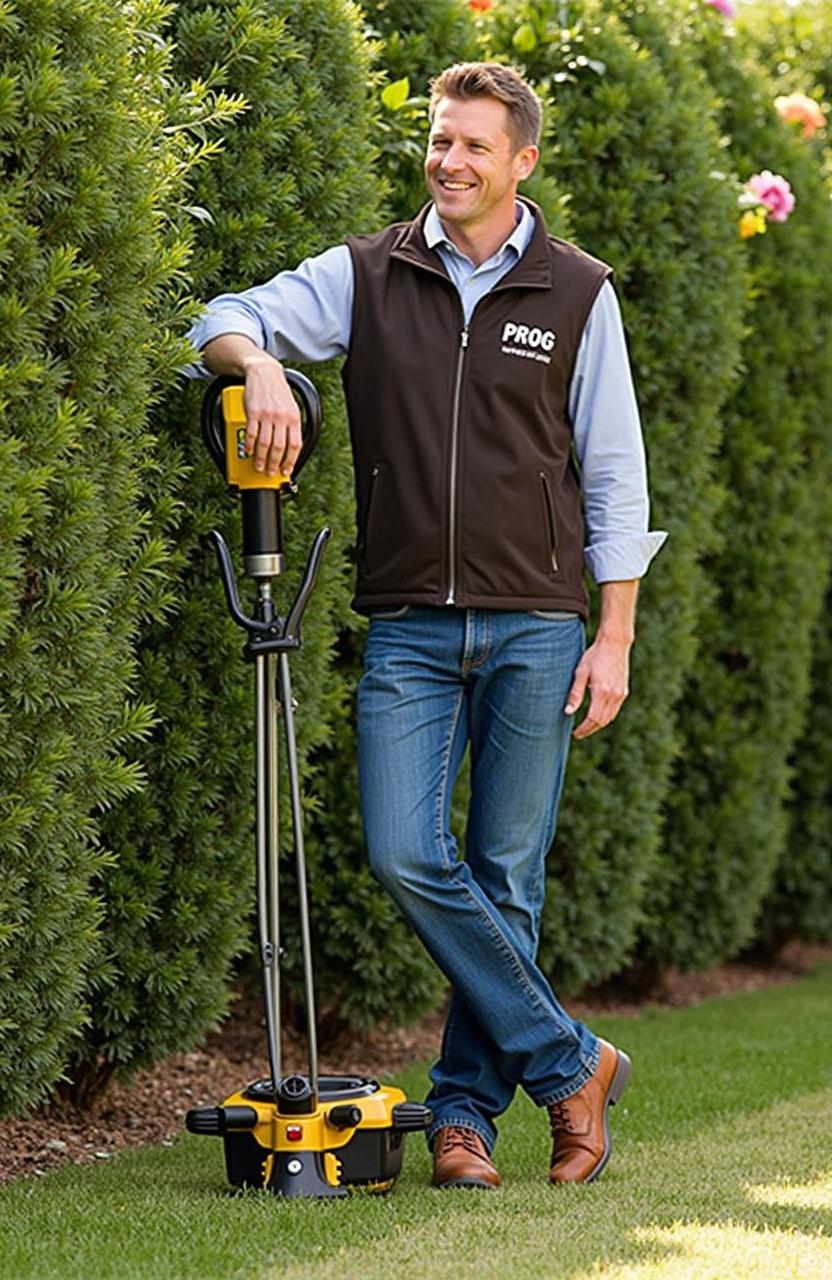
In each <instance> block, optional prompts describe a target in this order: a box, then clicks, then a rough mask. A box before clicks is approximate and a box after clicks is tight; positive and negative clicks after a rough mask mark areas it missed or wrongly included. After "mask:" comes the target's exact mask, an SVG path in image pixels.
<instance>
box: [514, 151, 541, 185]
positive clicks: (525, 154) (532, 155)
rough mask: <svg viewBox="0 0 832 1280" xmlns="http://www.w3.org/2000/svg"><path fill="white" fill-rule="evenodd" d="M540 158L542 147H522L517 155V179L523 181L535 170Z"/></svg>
mask: <svg viewBox="0 0 832 1280" xmlns="http://www.w3.org/2000/svg"><path fill="white" fill-rule="evenodd" d="M539 158H540V148H539V147H535V146H528V147H521V148H520V150H519V151H518V152H517V155H516V157H515V161H516V166H517V181H518V182H523V180H524V179H525V178H528V176H529V174H530V173H531V172H532V171H533V169H534V167H535V165H536V164H537V162H538V160H539Z"/></svg>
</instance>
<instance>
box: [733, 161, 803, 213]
mask: <svg viewBox="0 0 832 1280" xmlns="http://www.w3.org/2000/svg"><path fill="white" fill-rule="evenodd" d="M745 185H746V186H747V187H748V190H749V191H752V192H753V193H754V195H755V196H756V197H757V199H758V200H759V201H760V203H761V204H764V205H765V207H766V208H767V209H768V216H769V218H770V219H771V221H772V222H785V221H786V219H787V218H788V216H789V214H790V213H791V211H792V209H793V208H794V206H795V198H794V196H793V194H792V189H791V187H790V186H789V184H788V182H787V181H786V179H785V178H781V176H780V174H779V173H772V172H771V170H770V169H763V172H762V173H755V174H753V175H752V177H750V178H749V179H748V182H747V183H746V184H745Z"/></svg>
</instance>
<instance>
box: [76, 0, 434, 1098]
mask: <svg viewBox="0 0 832 1280" xmlns="http://www.w3.org/2000/svg"><path fill="white" fill-rule="evenodd" d="M175 38H176V42H177V47H178V60H177V71H178V73H179V74H180V75H181V76H185V77H187V76H192V75H197V74H203V75H207V74H208V71H209V69H211V68H213V71H211V78H212V83H215V84H218V85H222V86H224V87H227V88H228V89H230V90H234V91H235V92H236V91H240V92H242V93H244V94H245V96H246V98H247V100H248V101H249V102H250V104H251V109H250V111H249V112H248V113H247V115H246V116H245V118H244V120H243V122H242V124H241V125H240V127H239V128H237V129H236V130H235V131H234V132H233V134H232V135H230V136H229V138H228V139H227V143H226V148H225V151H224V153H223V155H222V156H221V157H220V158H219V159H218V160H217V161H216V162H215V163H214V164H213V165H212V166H211V168H210V170H208V171H206V173H205V174H204V175H203V177H202V178H201V180H200V183H199V185H198V187H197V188H196V190H195V193H194V195H193V199H194V201H195V202H196V203H197V204H198V206H200V207H202V208H204V209H206V210H207V211H208V213H209V214H210V217H211V219H212V221H211V222H210V223H208V224H206V225H203V226H202V227H201V228H200V235H199V242H198V247H197V252H196V255H195V258H194V263H193V278H194V288H195V291H196V292H197V293H198V294H199V295H200V296H201V297H203V298H205V299H207V298H209V297H211V296H212V295H214V294H216V293H219V292H223V291H227V290H234V289H242V288H245V287H248V286H249V285H251V284H253V283H255V282H257V281H260V280H263V279H266V278H268V277H269V276H270V275H271V274H273V273H274V272H275V271H277V270H279V269H281V268H283V267H289V266H293V265H295V264H296V263H297V262H298V261H299V260H300V259H301V258H302V257H304V256H306V255H309V254H313V253H316V252H319V251H321V250H323V249H324V248H326V247H328V246H329V245H330V244H333V243H337V242H338V241H339V240H341V239H343V237H344V236H345V235H346V234H347V233H349V232H351V231H356V230H365V229H368V228H371V227H372V225H373V224H374V223H376V222H377V212H376V207H377V202H378V194H379V184H378V183H377V181H376V180H375V178H374V176H373V172H372V168H371V166H372V161H373V150H372V143H371V136H370V135H371V132H372V130H373V127H374V111H373V107H372V100H371V99H370V98H369V97H368V91H367V86H368V83H369V84H370V86H371V88H372V84H373V81H372V76H371V73H370V67H369V59H368V51H367V48H366V46H365V44H364V43H363V40H362V34H361V28H360V26H359V19H358V15H357V11H356V10H355V9H354V8H353V6H352V5H351V4H350V3H349V2H348V0H326V2H325V3H321V2H320V0H270V3H268V4H261V3H253V2H252V0H224V2H221V3H214V4H207V3H203V0H183V2H182V3H181V4H180V5H179V9H178V15H177V23H176V28H175ZM309 372H311V373H312V376H313V378H314V380H315V382H316V383H317V385H318V387H319V389H320V390H321V392H322V394H323V397H324V402H325V415H326V416H325V430H324V433H323V436H322V440H321V444H320V446H319V448H318V451H317V453H316V456H315V457H314V458H313V459H312V461H311V462H310V464H309V466H308V468H307V470H306V471H305V472H304V474H303V476H302V478H301V497H300V499H299V500H298V502H297V503H296V504H293V505H291V506H290V507H289V508H288V509H287V510H286V526H287V528H286V533H287V560H288V565H289V571H288V572H287V575H286V579H287V580H286V582H285V583H284V582H280V583H278V584H277V587H278V592H279V600H280V603H281V604H282V605H286V604H288V602H289V601H290V599H291V598H292V596H293V593H294V590H295V588H296V587H297V584H298V581H299V577H300V571H301V569H302V567H303V565H304V564H305V561H306V555H307V551H308V547H309V545H310V543H311V540H312V537H313V535H314V533H315V532H316V531H317V529H318V528H319V527H320V526H321V525H322V524H323V523H325V522H327V523H331V525H332V528H333V531H334V535H333V538H332V540H331V542H330V544H329V547H328V549H327V553H326V557H325V562H324V568H323V570H322V574H321V577H320V579H319V582H318V585H317V587H316V592H315V595H314V597H313V600H312V603H311V605H310V608H309V611H308V614H307V621H306V623H305V626H304V644H303V648H302V650H301V652H300V655H299V657H298V658H297V659H296V660H295V662H294V665H293V671H294V677H295V686H296V688H295V692H296V694H297V697H298V700H299V703H300V709H299V713H298V729H299V733H300V750H301V756H302V761H303V768H304V774H305V778H306V781H307V783H308V781H309V774H310V769H309V767H308V764H307V760H308V756H309V753H310V752H311V751H312V750H313V749H320V748H321V746H322V744H324V743H326V741H327V740H328V739H330V738H331V736H332V733H333V728H332V724H333V717H334V716H335V715H336V712H337V709H338V707H339V704H340V701H341V700H342V698H343V697H344V696H345V689H344V686H343V682H342V681H341V680H340V679H339V677H338V676H337V675H336V674H335V673H333V672H331V671H330V663H331V657H332V649H333V643H334V636H335V627H336V624H337V623H338V622H340V621H341V620H342V619H343V618H344V617H345V616H346V615H347V613H348V600H349V594H350V590H351V569H350V566H349V564H348V562H347V559H346V556H345V550H346V548H347V547H348V545H349V543H350V541H351V538H352V525H353V516H352V493H351V491H352V479H351V467H350V461H349V452H348V444H347V434H346V430H345V427H344V417H343V409H342V402H341V394H340V390H339V388H338V386H337V383H336V371H335V369H333V368H322V367H318V368H316V369H314V370H310V371H309ZM201 393H202V388H201V387H198V388H193V387H192V388H190V389H189V390H188V391H179V392H178V393H177V394H176V395H174V396H171V397H170V398H169V399H168V401H167V402H166V404H165V407H164V412H162V413H160V414H159V418H158V422H157V429H158V432H159V437H160V441H161V444H162V449H163V453H164V456H165V458H166V460H167V465H168V466H169V468H170V469H171V470H172V471H174V472H176V473H178V476H179V489H178V492H179V496H180V499H181V501H182V508H181V510H180V518H179V525H178V529H177V541H176V554H177V570H178V578H177V592H178V598H177V603H176V607H175V608H174V609H172V610H171V612H170V614H169V616H168V617H167V619H165V620H164V621H163V622H156V623H155V624H154V625H153V626H151V627H149V628H148V629H147V631H146V632H145V634H144V637H143V642H142V647H141V657H140V662H141V687H142V691H143V695H144V696H145V697H146V698H148V699H150V700H152V701H153V703H154V704H155V706H156V708H157V716H158V725H157V727H156V729H155V731H154V733H153V735H152V737H151V739H150V740H149V741H148V743H147V745H146V746H145V748H144V749H143V752H142V762H143V766H144V768H145V770H146V773H147V776H148V786H147V787H146V788H145V789H144V790H143V791H142V793H141V794H140V795H138V796H135V797H131V799H130V800H129V801H127V802H125V803H124V804H122V805H120V806H119V807H118V808H117V809H116V810H114V812H113V814H112V816H111V818H110V821H109V823H108V827H107V835H108V838H109V840H110V842H111V845H112V849H113V854H114V857H116V858H117V860H118V865H117V870H116V871H114V872H112V873H110V875H109V876H108V878H107V881H106V884H105V887H104V905H105V911H106V929H107V937H108V940H109V943H110V947H111V954H112V960H111V963H110V965H109V968H108V969H107V971H106V972H105V973H102V974H101V975H99V978H98V987H99V990H98V993H97V1000H96V1016H95V1020H94V1022H93V1024H92V1026H91V1028H90V1031H89V1033H88V1043H87V1051H86V1056H87V1065H86V1067H85V1069H84V1071H83V1072H80V1071H79V1072H78V1075H79V1079H80V1078H81V1077H82V1076H83V1078H84V1080H85V1081H86V1082H87V1083H89V1082H90V1081H92V1082H93V1084H94V1083H95V1082H96V1080H97V1073H98V1071H99V1070H100V1071H102V1072H103V1073H105V1074H106V1073H107V1072H108V1071H110V1070H111V1069H112V1068H113V1066H114V1065H116V1064H129V1065H136V1064H138V1063H140V1062H147V1061H151V1060H153V1059H156V1058H158V1057H161V1056H162V1055H164V1054H165V1053H166V1052H169V1051H171V1050H173V1049H180V1048H182V1047H183V1046H185V1045H187V1044H190V1043H192V1042H194V1041H195V1040H196V1039H197V1038H198V1037H199V1036H200V1034H202V1033H203V1032H204V1030H205V1029H206V1027H207V1026H208V1025H209V1024H210V1023H211V1022H213V1021H215V1020H216V1019H217V1018H218V1017H219V1016H220V1015H221V1013H222V1011H223V1010H224V1008H225V1006H226V1003H227V998H228V979H229V972H230V968H231V963H232V960H233V958H234V957H235V955H238V954H239V953H240V952H241V951H244V950H247V949H248V947H249V943H250V939H251V928H250V913H251V908H252V906H253V892H254V890H253V836H252V817H253V808H252V799H253V795H252V775H253V742H252V739H253V693H252V676H251V668H249V667H246V666H244V664H243V663H242V662H241V661H240V649H241V644H242V636H241V633H240V632H239V631H238V630H237V629H236V628H235V627H234V625H233V624H232V623H231V621H230V620H229V619H228V618H227V615H226V608H225V604H224V601H223V597H222V592H221V589H220V585H219V579H218V576H217V571H216V565H215V562H214V559H213V556H212V554H211V553H210V552H209V551H208V550H207V549H206V547H205V545H204V543H203V541H202V535H203V534H204V533H205V532H206V531H207V530H208V529H210V528H212V527H218V528H220V529H222V530H223V531H224V533H225V535H226V537H227V539H228V540H229V542H230V543H231V544H232V545H237V544H238V542H239V524H240V517H239V508H238V507H237V506H236V505H235V503H234V502H233V501H232V500H229V499H228V498H227V497H226V496H225V494H224V491H223V484H222V482H221V479H220V477H219V476H218V475H217V474H216V472H215V470H214V468H213V465H212V464H210V463H209V461H208V460H207V458H206V457H205V456H204V450H203V446H202V443H201V440H200V438H199V432H198V426H197V415H198V402H199V400H200V399H201ZM238 563H239V561H238ZM241 585H242V580H241ZM307 790H310V788H309V787H307ZM311 790H314V787H312V788H311ZM324 794H326V789H325V788H324ZM353 798H354V797H353V794H352V793H350V800H352V799H353ZM282 799H283V801H284V803H283V806H282V819H283V821H282V832H283V833H287V836H286V838H284V844H286V843H287V839H288V832H289V830H290V827H289V822H288V810H287V805H286V803H285V800H286V796H285V788H284V795H283V797H282ZM314 807H315V803H314V801H313V799H312V798H311V797H310V798H308V799H307V810H308V811H309V812H310V813H311V812H312V810H313V809H314ZM347 809H348V811H349V801H348V802H347ZM312 835H313V838H312V840H311V841H310V854H311V877H310V879H311V892H312V901H313V912H314V918H313V932H314V934H315V948H316V958H317V977H318V988H319V994H320V997H321V1003H322V1006H323V1008H324V1014H326V1011H327V1009H329V1008H332V1007H334V1006H338V1005H339V1003H340V1002H341V1000H342V995H343V992H344V990H346V993H347V994H346V995H344V996H343V999H344V1001H345V1003H346V1006H347V1007H348V1008H349V1009H350V1011H352V1008H353V1006H356V1007H360V1006H361V1003H362V1000H364V999H366V1000H369V1001H370V1002H371V1003H372V1002H373V1001H375V1002H376V1003H379V1002H380V1003H382V1004H384V1002H385V1001H387V1002H391V1001H397V1000H398V998H399V995H400V994H401V992H400V991H399V990H398V989H397V988H394V987H391V988H390V989H389V990H388V991H387V993H386V994H384V993H382V994H379V993H377V992H376V993H371V992H369V985H368V984H365V985H363V986H362V985H361V984H364V978H363V977H362V976H361V964H360V956H361V950H362V947H364V946H365V945H369V944H368V942H367V940H369V939H372V947H370V950H371V951H374V950H377V949H378V948H381V947H383V946H385V945H386V943H387V939H388V936H389V935H391V931H392V937H393V939H394V940H395V939H396V938H397V937H398V935H397V934H396V927H397V926H396V925H395V922H394V916H393V911H392V908H388V907H387V905H386V902H385V900H384V898H383V895H382V893H381V890H380V889H376V888H375V887H374V886H372V885H371V884H370V883H369V881H368V878H367V876H366V872H365V871H364V870H363V862H364V852H363V847H362V845H361V842H360V840H359V839H358V835H357V832H356V831H355V830H354V824H353V825H352V826H351V827H350V829H349V831H345V832H344V833H343V835H342V836H341V837H340V840H339V843H338V845H337V847H336V848H329V847H324V846H322V845H321V844H320V842H319V841H316V840H315V839H314V832H313V833H312ZM284 865H285V866H287V867H288V866H290V864H289V860H288V858H287V859H286V860H285V863H284ZM287 874H288V880H289V882H291V878H292V873H291V870H289V871H288V873H287ZM353 877H355V878H356V881H357V884H358V887H357V888H356V890H355V893H354V895H353V896H350V895H349V894H345V893H344V891H343V885H344V882H345V881H346V882H348V883H350V884H352V882H353ZM283 900H284V904H285V909H286V914H287V917H288V920H287V926H286V929H285V934H286V938H285V945H286V949H287V953H286V960H285V972H286V975H287V978H288V982H289V987H290V991H296V990H297V988H298V965H299V945H298V931H297V928H296V927H294V926H293V925H292V923H291V920H292V914H291V913H292V910H293V901H294V895H293V894H292V893H290V892H289V891H288V889H287V891H286V892H285V893H284V895H283ZM333 920H335V921H337V927H333ZM399 941H400V946H401V955H402V958H401V962H400V963H401V966H402V969H403V970H404V971H405V976H404V977H403V978H402V985H403V987H404V988H405V990H406V989H407V988H408V985H409V982H408V978H407V965H408V961H407V956H408V954H409V953H408V941H407V940H405V939H404V938H401V939H399ZM410 945H411V948H412V949H415V945H416V944H415V943H412V944H410ZM345 957H346V962H345ZM415 985H417V986H418V983H416V984H415Z"/></svg>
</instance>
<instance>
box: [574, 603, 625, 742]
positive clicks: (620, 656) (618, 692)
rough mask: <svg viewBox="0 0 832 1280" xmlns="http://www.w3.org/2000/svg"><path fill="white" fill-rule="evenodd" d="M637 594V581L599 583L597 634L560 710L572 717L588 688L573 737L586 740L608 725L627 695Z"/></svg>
mask: <svg viewBox="0 0 832 1280" xmlns="http://www.w3.org/2000/svg"><path fill="white" fill-rule="evenodd" d="M637 595H638V580H637V579H634V580H633V581H631V582H602V583H601V617H600V620H599V622H598V634H597V635H596V637H595V641H594V643H593V644H591V645H590V646H589V648H588V649H587V651H586V653H585V654H584V656H583V657H582V658H581V660H580V662H579V663H578V665H577V667H576V668H575V679H574V681H573V682H572V688H571V689H570V691H569V697H568V699H567V702H566V706H565V707H564V710H565V712H566V714H567V715H568V716H571V715H574V714H575V712H576V711H577V710H578V707H579V706H580V705H581V703H582V702H583V700H584V694H585V693H586V691H587V688H588V689H589V692H590V703H589V711H588V712H587V714H586V716H585V717H584V719H583V720H582V721H581V723H580V724H579V725H578V727H577V729H574V730H573V732H572V737H573V738H588V737H590V735H591V734H593V733H597V732H598V730H599V729H603V728H604V727H605V725H608V724H611V723H612V721H613V720H614V719H615V717H616V716H617V715H618V713H619V711H620V710H621V707H622V706H623V704H624V699H625V698H626V697H627V693H628V692H629V672H630V649H631V648H632V647H633V637H634V631H635V614H636V597H637Z"/></svg>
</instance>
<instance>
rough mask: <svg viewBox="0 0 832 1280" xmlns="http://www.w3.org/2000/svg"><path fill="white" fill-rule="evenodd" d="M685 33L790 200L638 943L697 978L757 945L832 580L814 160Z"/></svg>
mask: <svg viewBox="0 0 832 1280" xmlns="http://www.w3.org/2000/svg"><path fill="white" fill-rule="evenodd" d="M684 34H685V38H686V39H687V40H688V41H689V42H690V43H691V44H694V45H695V46H696V48H697V50H698V53H699V56H700V58H701V60H702V64H703V66H704V67H705V69H706V71H707V74H708V76H709V78H710V80H711V83H712V84H713V86H714V89H715V90H717V91H718V92H719V93H720V95H721V96H722V100H723V104H724V105H723V111H722V129H723V131H724V133H725V134H726V135H727V136H728V137H729V138H730V154H731V161H732V166H733V167H734V168H735V169H736V171H737V172H738V173H740V174H741V175H742V176H743V177H744V178H747V177H749V176H750V175H751V174H752V173H754V172H757V171H759V170H762V169H771V170H772V171H774V172H778V173H781V174H783V175H785V176H786V177H787V178H788V179H789V181H790V182H791V184H792V187H793V188H794V191H795V194H796V197H797V207H796V209H795V211H794V213H793V214H792V216H791V218H790V219H789V221H788V222H787V223H785V224H784V225H778V224H770V226H769V229H768V231H767V233H766V234H765V235H763V236H759V237H755V238H754V239H752V240H750V241H748V242H747V244H746V252H747V255H748V267H749V273H750V288H751V292H752V299H753V303H752V306H751V309H750V311H749V313H748V315H747V320H746V323H747V337H746V341H745V343H744V347H743V377H742V380H741V382H740V383H739V384H738V385H737V387H736V390H735V393H734V395H733V397H732V400H731V402H730V404H729V405H728V406H727V407H726V410H725V436H724V444H723V449H722V452H721V456H720V462H719V475H720V479H721V482H722V484H723V485H724V488H725V490H726V494H727V497H726V501H725V504H724V506H723V508H722V511H721V515H720V527H721V530H722V532H723V536H724V541H723V546H722V549H721V551H720V552H719V554H717V555H715V556H713V557H712V558H711V559H710V560H709V563H708V573H709V577H710V580H711V582H712V584H713V591H714V594H713V596H712V598H711V600H710V603H709V605H708V607H707V608H706V609H705V611H704V613H703V617H702V621H701V624H700V634H701V647H700V657H699V660H698V662H697V664H696V667H695V669H694V670H693V671H692V672H691V675H690V678H689V682H688V687H687V690H686V693H685V697H684V699H683V701H682V703H681V720H682V724H683V726H684V738H683V741H682V748H681V752H680V755H679V759H678V762H677V766H676V769H675V771H674V778H673V787H672V790H671V795H670V798H669V801H668V805H667V809H666V814H665V840H664V847H663V853H662V868H661V870H662V874H661V876H660V878H659V880H658V882H657V884H656V885H655V886H654V893H653V895H652V897H651V902H650V907H651V915H652V922H651V926H650V928H649V930H648V931H647V933H646V935H645V942H644V950H645V954H646V955H648V956H649V957H650V958H651V959H652V961H653V962H654V963H655V964H658V965H664V964H677V965H680V966H682V967H684V968H700V967H705V966H707V965H709V964H713V963H716V962H718V961H720V960H722V959H724V958H727V957H729V956H732V955H734V954H736V953H737V952H738V951H739V950H740V949H741V948H742V947H743V946H744V945H746V944H747V943H748V942H750V941H751V939H752V938H753V935H754V929H755V921H756V919H757V915H758V912H759V910H760V906H761V903H762V901H763V898H764V896H765V893H766V891H767V889H768V887H769V885H770V883H771V879H772V875H773V873H774V868H775V866H776V864H777V862H778V860H779V859H780V858H781V856H783V855H784V852H785V841H786V833H787V814H786V810H785V801H786V798H787V792H788V782H789V767H788V760H789V755H790V753H791V751H792V748H793V746H794V744H795V740H796V737H797V735H798V733H799V731H800V727H801V724H802V722H803V717H804V714H805V709H806V702H807V694H808V688H809V659H810V636H811V632H812V628H813V625H814V622H815V619H816V618H817V617H818V612H819V610H820V607H821V603H822V598H823V589H824V584H825V582H826V580H827V576H828V569H829V548H828V545H827V544H828V514H829V480H828V476H827V473H826V458H827V457H828V454H829V449H830V444H832V440H830V431H831V430H832V427H831V426H830V422H829V404H830V401H832V381H831V380H830V379H832V332H830V321H831V319H832V210H830V205H829V198H828V194H827V191H826V189H825V186H824V183H823V180H822V176H821V173H820V171H819V166H818V162H817V157H816V155H814V154H813V153H812V152H811V150H809V149H807V148H806V147H805V146H803V144H802V142H801V141H800V140H798V139H796V138H795V137H794V136H793V133H792V131H791V130H789V129H787V128H786V127H784V126H783V124H782V123H781V121H780V120H779V119H778V117H777V115H776V114H775V111H774V108H773V105H772V104H773V98H774V96H775V90H774V88H773V86H772V84H771V82H770V81H769V80H768V79H767V77H766V76H765V74H764V73H763V71H762V70H761V69H760V67H759V66H758V65H757V64H756V63H755V62H754V60H753V58H752V52H753V51H752V49H751V48H750V47H749V46H748V44H747V43H746V42H745V41H744V40H742V39H741V38H740V37H733V36H732V35H731V34H730V32H729V31H728V32H727V31H726V30H725V28H724V25H723V24H722V22H721V20H719V18H718V15H716V14H715V13H713V12H707V11H706V12H701V11H699V10H697V9H691V11H690V13H689V14H688V16H687V20H686V23H685V27H684Z"/></svg>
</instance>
